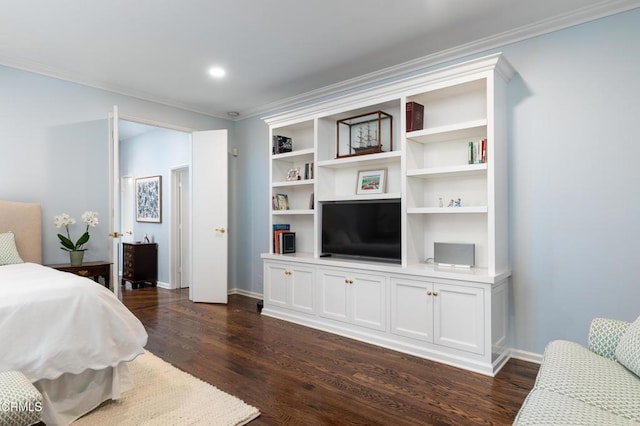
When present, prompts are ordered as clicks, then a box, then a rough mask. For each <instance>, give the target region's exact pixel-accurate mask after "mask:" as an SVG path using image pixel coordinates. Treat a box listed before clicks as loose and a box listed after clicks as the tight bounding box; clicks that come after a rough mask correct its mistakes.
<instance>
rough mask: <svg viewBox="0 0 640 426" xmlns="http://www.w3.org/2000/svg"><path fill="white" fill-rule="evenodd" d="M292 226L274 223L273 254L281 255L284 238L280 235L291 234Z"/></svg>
mask: <svg viewBox="0 0 640 426" xmlns="http://www.w3.org/2000/svg"><path fill="white" fill-rule="evenodd" d="M290 229H291V225H290V224H288V223H274V224H273V252H274V253H280V247H281V244H280V243H281V241H282V238H281V237H280V234H282V233H283V232H289V231H290Z"/></svg>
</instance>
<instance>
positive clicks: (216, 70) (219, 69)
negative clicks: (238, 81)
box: [209, 67, 226, 78]
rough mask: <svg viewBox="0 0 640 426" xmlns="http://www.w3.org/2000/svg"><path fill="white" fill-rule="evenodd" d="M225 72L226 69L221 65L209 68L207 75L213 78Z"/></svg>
mask: <svg viewBox="0 0 640 426" xmlns="http://www.w3.org/2000/svg"><path fill="white" fill-rule="evenodd" d="M225 74H226V71H225V70H224V68H222V67H211V68H209V75H210V76H211V77H214V78H222V77H224V75H225Z"/></svg>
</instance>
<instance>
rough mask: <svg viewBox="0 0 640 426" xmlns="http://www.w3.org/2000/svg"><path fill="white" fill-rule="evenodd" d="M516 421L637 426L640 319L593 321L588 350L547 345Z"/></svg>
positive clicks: (573, 345)
mask: <svg viewBox="0 0 640 426" xmlns="http://www.w3.org/2000/svg"><path fill="white" fill-rule="evenodd" d="M514 425H518V426H530V425H536V426H542V425H549V426H560V425H572V426H579V425H585V426H587V425H588V426H591V425H635V426H638V425H640V317H639V318H638V319H637V320H636V321H635V322H633V323H629V322H625V321H619V320H612V319H605V318H596V319H594V320H593V321H592V322H591V327H590V329H589V348H588V349H586V348H584V347H583V346H581V345H579V344H577V343H574V342H568V341H564V340H556V341H553V342H551V343H549V345H547V347H546V349H545V351H544V357H543V360H542V364H541V366H540V371H539V372H538V377H537V378H536V382H535V385H534V387H533V389H532V390H531V392H530V393H529V395H528V396H527V398H526V400H525V402H524V404H523V405H522V408H521V409H520V412H519V413H518V416H517V417H516V420H515V422H514Z"/></svg>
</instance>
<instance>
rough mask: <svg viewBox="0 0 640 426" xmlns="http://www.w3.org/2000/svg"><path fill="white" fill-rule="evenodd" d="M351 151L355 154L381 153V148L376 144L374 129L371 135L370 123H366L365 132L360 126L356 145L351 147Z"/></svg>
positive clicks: (376, 135) (376, 133) (375, 131)
mask: <svg viewBox="0 0 640 426" xmlns="http://www.w3.org/2000/svg"><path fill="white" fill-rule="evenodd" d="M351 149H353V151H354V152H355V153H356V154H372V153H374V152H380V151H382V146H381V145H380V144H378V132H377V130H375V129H374V131H373V135H372V134H371V124H370V123H367V128H366V131H364V130H363V128H362V126H361V127H359V128H358V135H357V137H356V144H355V146H352V147H351Z"/></svg>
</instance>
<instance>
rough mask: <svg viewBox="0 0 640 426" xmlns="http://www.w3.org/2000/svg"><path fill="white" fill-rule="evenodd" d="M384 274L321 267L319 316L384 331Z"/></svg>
mask: <svg viewBox="0 0 640 426" xmlns="http://www.w3.org/2000/svg"><path fill="white" fill-rule="evenodd" d="M385 284H386V277H385V276H383V275H370V274H362V273H359V272H358V271H349V270H344V271H338V270H331V269H322V270H320V294H321V297H322V302H321V307H320V315H321V316H323V317H325V318H331V319H334V320H338V321H343V322H348V323H351V324H356V325H359V326H363V327H367V328H373V329H375V330H385V328H386V320H385V312H386V310H385V304H386V297H385V288H386V285H385Z"/></svg>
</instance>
